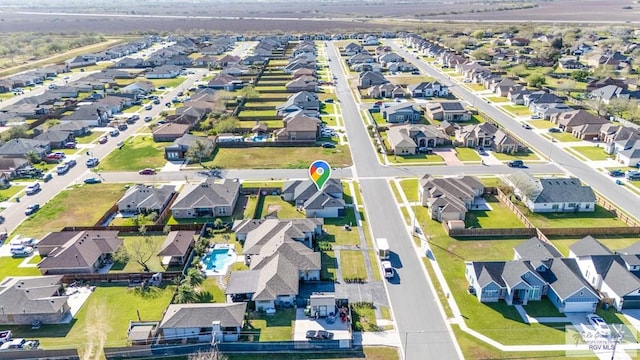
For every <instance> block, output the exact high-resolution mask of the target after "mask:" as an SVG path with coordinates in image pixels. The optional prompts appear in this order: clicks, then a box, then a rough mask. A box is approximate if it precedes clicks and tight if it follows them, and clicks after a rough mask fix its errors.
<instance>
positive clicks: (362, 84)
mask: <svg viewBox="0 0 640 360" xmlns="http://www.w3.org/2000/svg"><path fill="white" fill-rule="evenodd" d="M387 82H389V81H388V80H387V79H386V78H385V77H384V75H382V74H380V73H378V72H373V71H365V72H362V73H360V74H359V75H358V88H360V89H366V88H368V87H370V86H374V85H382V84H385V83H387Z"/></svg>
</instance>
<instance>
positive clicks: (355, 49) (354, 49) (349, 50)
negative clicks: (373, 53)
mask: <svg viewBox="0 0 640 360" xmlns="http://www.w3.org/2000/svg"><path fill="white" fill-rule="evenodd" d="M362 51H364V47H363V46H362V45H360V44H356V43H349V44H347V45H345V47H344V54H345V55H346V56H353V55H355V54H359V53H361V52H362Z"/></svg>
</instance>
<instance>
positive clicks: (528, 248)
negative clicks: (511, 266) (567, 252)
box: [513, 237, 562, 260]
mask: <svg viewBox="0 0 640 360" xmlns="http://www.w3.org/2000/svg"><path fill="white" fill-rule="evenodd" d="M513 250H514V251H515V252H516V253H517V254H518V255H520V258H521V259H523V260H547V259H551V258H556V257H562V254H561V253H560V252H559V251H558V249H556V248H555V247H554V246H553V245H552V244H550V243H548V242H545V241H542V240H540V239H538V238H537V237H532V238H531V239H529V240H527V241H524V242H522V243H521V244H519V245H518V246H516V247H515V248H514V249H513Z"/></svg>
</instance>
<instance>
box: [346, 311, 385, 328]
mask: <svg viewBox="0 0 640 360" xmlns="http://www.w3.org/2000/svg"><path fill="white" fill-rule="evenodd" d="M351 319H352V323H351V328H352V329H353V331H379V328H378V324H377V323H376V313H375V309H372V308H368V307H356V306H351Z"/></svg>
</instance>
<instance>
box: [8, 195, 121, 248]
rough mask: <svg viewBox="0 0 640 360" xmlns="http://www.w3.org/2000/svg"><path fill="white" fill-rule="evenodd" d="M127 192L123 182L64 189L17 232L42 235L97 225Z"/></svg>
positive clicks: (39, 236) (36, 236) (16, 232)
mask: <svg viewBox="0 0 640 360" xmlns="http://www.w3.org/2000/svg"><path fill="white" fill-rule="evenodd" d="M124 192H125V188H124V186H123V185H122V184H94V185H80V186H75V187H73V188H70V189H68V190H64V191H61V192H59V193H58V195H56V196H55V197H54V198H53V199H51V201H49V202H47V203H46V204H45V205H44V206H43V207H42V209H40V211H38V212H36V213H35V214H34V215H32V216H30V217H28V218H27V219H25V221H24V222H22V223H21V224H20V226H18V227H17V228H16V229H15V231H14V232H13V233H14V234H20V235H23V236H29V237H35V238H41V237H42V236H44V235H46V234H47V233H49V232H51V231H59V230H60V229H62V228H63V227H65V226H93V225H95V223H96V222H97V221H98V220H100V218H101V217H102V216H103V215H104V214H105V213H106V212H107V210H109V209H110V208H111V206H113V204H114V203H115V202H116V201H118V199H120V198H121V197H122V195H123V194H124ZM78 199H91V201H78Z"/></svg>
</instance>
